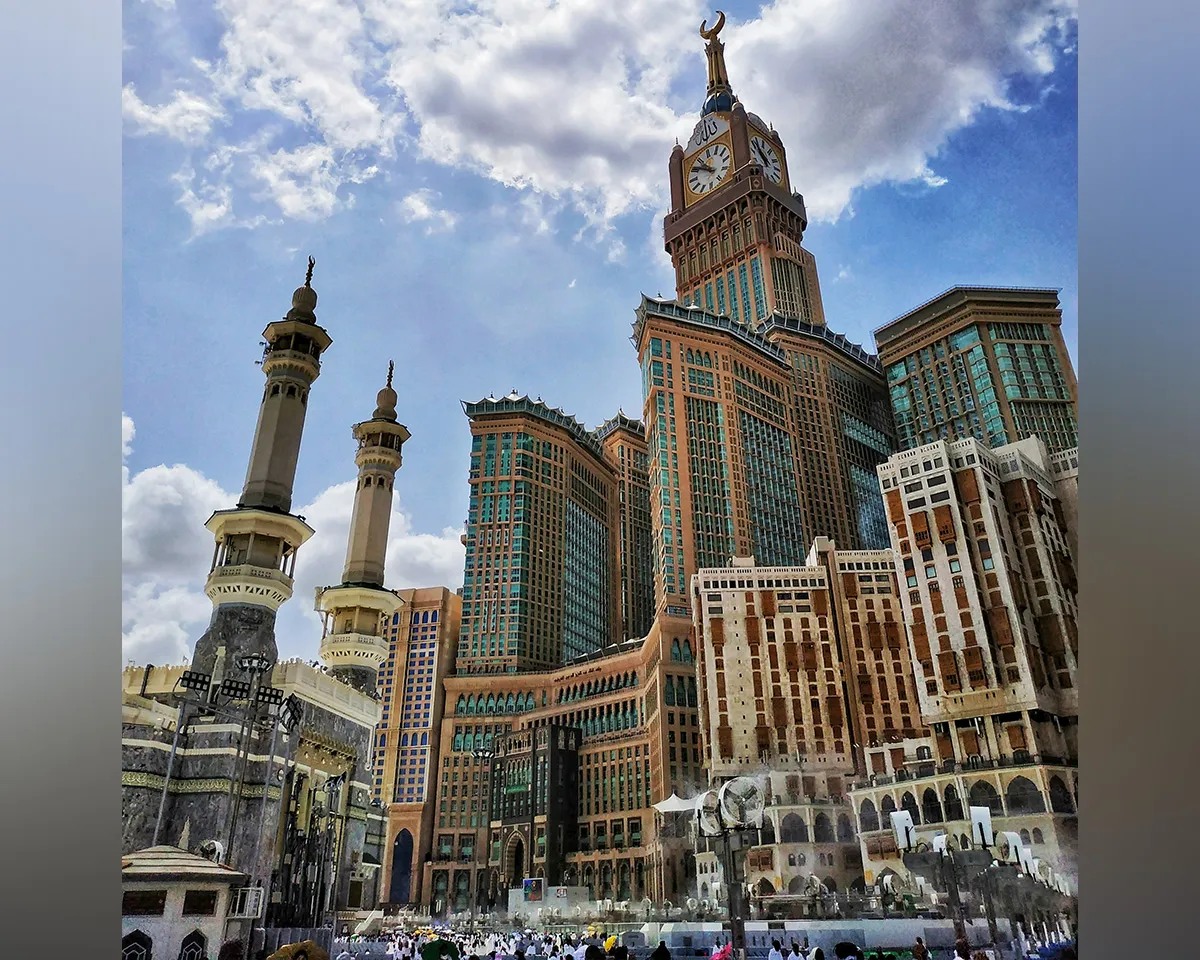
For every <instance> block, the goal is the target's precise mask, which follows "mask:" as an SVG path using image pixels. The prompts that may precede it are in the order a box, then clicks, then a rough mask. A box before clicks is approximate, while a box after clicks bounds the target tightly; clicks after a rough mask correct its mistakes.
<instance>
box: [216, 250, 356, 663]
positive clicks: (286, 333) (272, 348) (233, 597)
mask: <svg viewBox="0 0 1200 960" xmlns="http://www.w3.org/2000/svg"><path fill="white" fill-rule="evenodd" d="M312 271H313V259H312V257H309V259H308V275H307V276H306V277H305V279H304V286H302V287H300V288H299V289H297V290H296V292H295V293H293V294H292V309H291V310H289V311H288V313H287V316H285V317H284V318H283V319H282V320H276V321H275V322H274V323H271V324H268V325H267V328H266V330H264V331H263V339H264V340H265V341H266V347H265V349H264V351H263V359H262V368H263V373H264V374H265V375H266V379H267V382H266V386H265V387H264V388H263V396H262V404H261V406H260V407H259V411H258V426H257V428H256V429H255V432H254V446H253V448H252V449H251V452H250V466H249V468H248V469H247V471H246V484H245V486H244V487H243V488H242V495H241V498H240V499H239V500H238V504H237V506H236V507H235V508H233V509H232V510H218V511H217V512H216V513H214V514H213V515H212V517H210V518H209V520H208V523H207V524H206V526H207V527H208V529H209V530H210V531H211V532H212V534H213V537H214V538H215V540H216V546H215V549H214V551H213V560H212V567H211V568H210V570H209V574H208V582H207V583H206V584H205V593H207V594H208V598H209V599H210V600H211V601H212V604H213V614H212V619H211V620H210V621H209V625H208V629H207V630H206V631H205V632H204V635H203V636H201V637H200V639H199V640H198V641H197V642H196V650H195V653H194V655H193V657H192V665H193V669H195V670H198V671H201V672H203V673H208V674H220V675H221V676H223V677H227V678H233V679H244V678H242V677H240V676H239V674H240V673H241V671H240V668H239V667H238V661H239V660H240V659H241V658H242V657H243V656H245V655H247V654H251V653H254V654H262V655H263V656H265V657H267V658H268V659H269V660H270V661H271V662H272V663H274V662H275V660H276V657H277V650H276V646H275V616H276V614H277V613H278V611H279V607H280V606H281V605H282V604H283V603H284V602H285V601H286V600H288V599H289V598H290V597H291V595H292V583H293V579H292V577H293V574H294V572H295V567H296V551H297V550H299V548H300V545H301V544H303V543H304V542H305V541H306V540H308V538H309V537H311V536H312V535H313V530H312V528H311V527H309V525H308V524H307V523H305V522H304V520H303V519H302V518H300V517H297V516H294V515H293V514H292V513H291V512H290V511H291V508H292V485H293V483H294V481H295V478H296V461H297V458H298V457H299V454H300V439H301V436H302V434H303V432H304V415H305V413H306V411H307V410H308V394H309V390H311V389H312V385H313V381H315V380H316V379H317V377H318V376H320V374H321V356H322V354H323V353H324V352H325V350H326V349H328V347H329V345H330V343H332V342H333V341H332V340H331V339H330V337H329V334H327V333H326V332H325V331H324V330H323V329H322V328H321V327H319V326H318V325H317V316H316V313H315V310H316V306H317V293H316V291H315V290H313V288H312ZM219 650H223V651H224V652H223V656H222V663H220V664H218V663H217V654H218V651H219Z"/></svg>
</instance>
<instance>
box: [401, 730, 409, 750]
mask: <svg viewBox="0 0 1200 960" xmlns="http://www.w3.org/2000/svg"><path fill="white" fill-rule="evenodd" d="M400 746H402V747H407V746H408V734H407V733H402V734H400Z"/></svg>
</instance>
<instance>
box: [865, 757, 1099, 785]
mask: <svg viewBox="0 0 1200 960" xmlns="http://www.w3.org/2000/svg"><path fill="white" fill-rule="evenodd" d="M905 762H906V763H907V762H908V760H907V759H906V760H905ZM913 762H916V759H915V758H914V759H913ZM1075 766H1076V764H1075V762H1074V761H1071V760H1067V759H1066V758H1065V757H1059V756H1054V755H1053V754H1028V753H1025V754H1021V753H1018V754H1014V755H1012V756H1009V755H1007V754H1002V755H1001V756H1000V757H998V758H995V759H985V758H984V757H971V758H969V759H968V760H966V761H957V760H943V761H942V762H941V763H930V762H929V761H924V762H923V765H922V766H921V767H918V769H917V771H916V772H915V773H913V772H910V771H907V770H903V771H901V770H898V771H896V774H895V776H888V775H885V774H876V775H875V776H873V777H869V778H867V779H866V780H858V781H855V782H854V783H851V784H850V789H851V790H867V789H870V788H871V787H884V786H888V785H889V784H892V783H901V782H908V781H912V780H918V779H924V778H926V777H936V776H943V775H945V774H947V773H978V772H979V771H980V770H1011V769H1014V768H1017V767H1075Z"/></svg>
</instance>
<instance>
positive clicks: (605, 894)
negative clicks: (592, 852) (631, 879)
mask: <svg viewBox="0 0 1200 960" xmlns="http://www.w3.org/2000/svg"><path fill="white" fill-rule="evenodd" d="M612 880H613V869H612V864H611V863H606V864H604V865H603V866H602V867H601V868H600V899H601V900H607V899H609V898H610V897H611V896H612V894H613V882H612Z"/></svg>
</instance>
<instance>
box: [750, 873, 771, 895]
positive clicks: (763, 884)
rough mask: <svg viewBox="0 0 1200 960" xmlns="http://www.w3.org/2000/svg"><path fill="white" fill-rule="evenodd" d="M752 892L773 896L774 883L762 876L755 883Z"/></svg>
mask: <svg viewBox="0 0 1200 960" xmlns="http://www.w3.org/2000/svg"><path fill="white" fill-rule="evenodd" d="M754 892H755V893H756V894H758V896H760V897H773V896H775V884H773V883H772V882H771V881H770V880H768V879H767V878H766V877H763V878H762V879H761V880H759V881H758V883H757V884H756V885H755V887H754Z"/></svg>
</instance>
